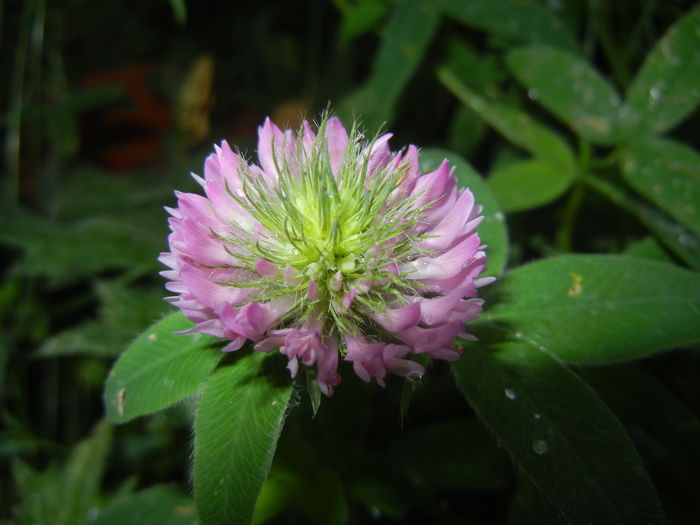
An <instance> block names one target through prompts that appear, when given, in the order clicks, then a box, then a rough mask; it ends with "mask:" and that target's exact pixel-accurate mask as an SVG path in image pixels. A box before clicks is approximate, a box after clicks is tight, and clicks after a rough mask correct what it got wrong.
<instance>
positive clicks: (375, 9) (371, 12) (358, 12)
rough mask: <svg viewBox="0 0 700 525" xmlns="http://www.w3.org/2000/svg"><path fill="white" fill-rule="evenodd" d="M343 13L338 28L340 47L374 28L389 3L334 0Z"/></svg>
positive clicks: (346, 45)
mask: <svg viewBox="0 0 700 525" xmlns="http://www.w3.org/2000/svg"><path fill="white" fill-rule="evenodd" d="M333 3H334V4H335V5H336V7H338V9H340V11H341V13H342V14H343V20H342V22H341V23H340V29H339V30H338V33H337V34H338V43H339V44H340V47H342V48H346V47H348V46H349V45H350V44H351V43H352V42H353V40H355V39H356V38H358V37H359V36H361V35H364V34H365V33H367V32H369V31H370V30H372V29H373V28H374V27H375V26H376V25H377V24H378V23H379V21H380V20H381V19H382V17H383V16H384V14H385V13H386V10H387V8H388V5H387V4H386V2H384V1H382V0H356V1H351V2H347V1H345V0H335V1H334V2H333Z"/></svg>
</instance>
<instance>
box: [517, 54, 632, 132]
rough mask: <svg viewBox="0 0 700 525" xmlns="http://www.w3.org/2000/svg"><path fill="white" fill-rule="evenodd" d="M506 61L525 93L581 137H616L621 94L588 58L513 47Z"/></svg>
mask: <svg viewBox="0 0 700 525" xmlns="http://www.w3.org/2000/svg"><path fill="white" fill-rule="evenodd" d="M506 62H507V65H508V68H509V69H510V70H511V72H512V73H513V74H514V75H515V78H517V79H518V81H519V82H520V83H521V84H522V85H523V86H525V88H526V89H527V90H528V96H529V97H530V98H531V99H533V100H536V101H537V102H539V103H540V104H542V105H543V106H544V107H546V108H547V109H549V110H550V111H551V112H552V113H554V114H555V115H556V116H557V117H559V118H560V119H561V120H563V121H564V122H566V123H567V124H568V125H569V126H570V127H571V128H572V129H573V130H574V131H575V132H576V133H578V134H579V135H580V136H581V137H582V138H584V139H586V140H589V141H591V142H595V143H597V144H612V143H614V142H615V141H616V139H617V131H618V116H619V111H620V105H621V101H620V97H619V95H618V94H617V92H616V91H615V88H613V86H611V85H610V84H609V83H608V82H607V80H605V79H604V78H603V77H602V76H601V75H600V74H599V73H598V72H597V71H595V70H594V69H593V68H592V67H591V66H590V65H589V64H588V63H587V62H584V61H583V60H582V59H581V58H579V57H577V56H576V55H573V54H571V53H568V52H566V51H562V50H560V49H554V48H551V47H546V46H531V47H525V48H520V49H514V50H512V51H510V52H509V53H508V55H507V57H506Z"/></svg>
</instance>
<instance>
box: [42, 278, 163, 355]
mask: <svg viewBox="0 0 700 525" xmlns="http://www.w3.org/2000/svg"><path fill="white" fill-rule="evenodd" d="M95 292H96V294H97V298H98V299H99V300H100V311H99V318H98V319H97V320H90V321H86V322H84V323H82V324H80V325H78V326H75V327H72V328H69V329H67V330H64V331H62V332H59V333H58V334H56V335H54V336H51V337H50V338H48V339H46V340H45V341H44V343H43V344H42V345H41V347H40V348H39V350H38V352H37V354H38V355H40V356H41V357H58V356H65V355H77V354H85V355H92V356H98V357H106V356H108V357H112V356H115V355H118V354H119V352H121V350H122V349H123V348H124V347H125V346H126V345H127V344H128V343H129V342H130V341H132V340H133V339H134V338H135V337H136V336H137V335H138V334H139V333H140V332H141V330H143V327H144V326H146V325H147V324H148V323H149V322H151V321H152V320H153V319H157V318H158V317H161V316H162V315H163V314H164V313H165V312H166V310H168V309H169V306H168V305H167V303H166V302H165V301H163V289H162V287H160V286H154V287H145V286H143V285H140V286H136V285H132V286H126V285H124V284H123V283H121V282H120V281H117V280H113V281H106V280H105V281H97V282H96V283H95Z"/></svg>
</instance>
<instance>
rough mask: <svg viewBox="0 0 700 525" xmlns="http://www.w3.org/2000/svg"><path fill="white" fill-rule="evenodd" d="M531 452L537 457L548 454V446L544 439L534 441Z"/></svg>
mask: <svg viewBox="0 0 700 525" xmlns="http://www.w3.org/2000/svg"><path fill="white" fill-rule="evenodd" d="M532 451H533V452H534V453H535V454H537V455H538V456H542V455H544V454H546V453H547V452H549V445H548V444H547V442H546V441H545V440H544V439H536V440H534V441H533V442H532Z"/></svg>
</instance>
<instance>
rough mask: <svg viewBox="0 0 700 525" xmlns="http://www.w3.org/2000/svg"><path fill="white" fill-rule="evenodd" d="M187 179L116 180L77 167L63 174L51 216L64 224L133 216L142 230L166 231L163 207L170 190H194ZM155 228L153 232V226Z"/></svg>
mask: <svg viewBox="0 0 700 525" xmlns="http://www.w3.org/2000/svg"><path fill="white" fill-rule="evenodd" d="M190 180H191V179H190V178H189V177H182V178H178V179H177V180H176V181H174V180H173V178H172V177H165V176H163V174H161V173H154V172H142V173H129V174H126V173H125V174H121V175H119V176H116V175H114V174H109V173H107V172H105V171H102V170H100V169H97V168H96V167H94V166H84V165H83V166H77V167H75V168H73V169H71V170H69V171H66V172H65V173H63V174H62V178H61V184H60V186H59V187H58V188H56V194H55V195H54V196H53V202H52V207H53V213H54V214H55V217H56V219H57V220H58V221H59V222H60V221H65V222H72V221H75V220H80V219H84V218H86V217H88V216H90V217H94V216H102V217H105V216H108V217H109V216H112V217H114V216H117V217H120V218H124V219H127V220H128V218H129V216H134V215H136V216H137V217H138V221H134V222H135V223H137V224H140V225H141V226H142V227H143V226H144V224H148V225H149V228H151V229H154V230H156V231H163V232H166V231H167V226H166V223H167V213H166V212H165V211H164V210H163V208H162V206H163V204H166V203H170V202H171V201H172V200H173V199H174V195H173V187H178V188H180V189H182V190H183V191H189V190H190V189H193V186H192V183H191V182H190ZM154 225H156V226H157V227H156V228H154V227H153V226H154Z"/></svg>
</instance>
